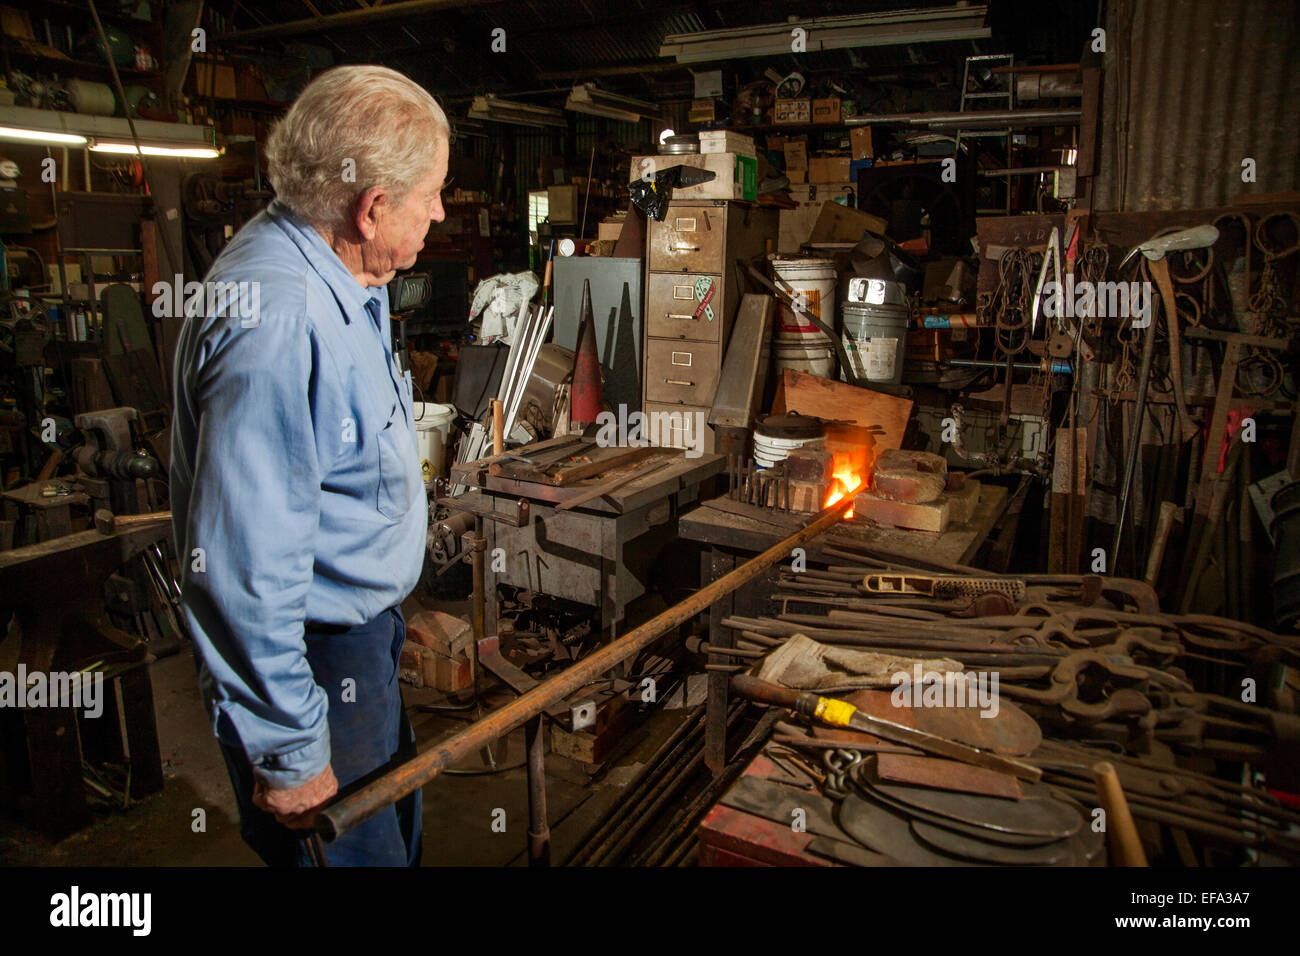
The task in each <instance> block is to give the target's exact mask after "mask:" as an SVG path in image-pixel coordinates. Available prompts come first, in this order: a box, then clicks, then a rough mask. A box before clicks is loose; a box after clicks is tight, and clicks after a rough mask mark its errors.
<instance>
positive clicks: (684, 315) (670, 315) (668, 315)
mask: <svg viewBox="0 0 1300 956" xmlns="http://www.w3.org/2000/svg"><path fill="white" fill-rule="evenodd" d="M664 318H665V319H690V320H692V321H694V320H696V319H698V318H699V316H698V315H691V314H690V313H688V312H665V313H664Z"/></svg>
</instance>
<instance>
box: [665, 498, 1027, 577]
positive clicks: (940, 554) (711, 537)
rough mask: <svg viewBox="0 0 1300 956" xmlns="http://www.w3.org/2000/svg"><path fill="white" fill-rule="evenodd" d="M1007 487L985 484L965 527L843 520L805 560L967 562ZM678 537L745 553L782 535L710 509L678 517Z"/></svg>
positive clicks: (1001, 505)
mask: <svg viewBox="0 0 1300 956" xmlns="http://www.w3.org/2000/svg"><path fill="white" fill-rule="evenodd" d="M1007 497H1008V493H1007V489H1006V488H1003V487H1001V486H999V485H992V484H989V483H987V482H985V483H983V485H982V487H981V488H980V502H979V506H978V507H977V508H976V510H975V517H974V518H972V519H971V520H970V521H969V522H967V523H966V524H964V525H951V526H950V527H949V528H948V530H947V531H943V532H940V533H939V534H932V533H929V532H918V531H906V530H903V529H899V528H882V527H878V526H873V525H870V524H867V523H866V522H860V521H857V520H855V519H849V520H847V521H841V522H840V523H839V525H837V526H836V527H834V528H832V529H831V530H830V531H828V532H826V534H824V535H822V536H821V537H818V538H814V539H813V540H812V541H809V542H808V544H807V545H806V546H805V547H806V548H807V550H808V560H809V561H812V562H815V563H823V564H825V563H830V564H842V563H843V562H842V561H840V560H838V559H835V560H832V559H828V558H826V557H824V556H823V555H822V548H823V547H825V546H829V547H832V548H834V547H843V546H846V545H847V546H848V547H855V546H856V547H859V548H860V547H863V546H866V547H878V548H881V549H883V550H886V551H891V552H893V553H895V554H901V555H906V556H908V557H915V558H917V559H918V560H928V561H942V562H945V563H948V564H966V563H968V562H969V561H970V559H971V558H973V557H974V556H975V554H976V553H977V552H978V551H979V549H980V546H981V545H982V544H983V543H984V540H985V538H987V537H988V534H989V531H990V530H991V529H992V528H993V525H994V524H995V523H996V522H997V519H998V517H999V516H1000V515H1001V514H1002V512H1003V510H1004V509H1005V508H1006V503H1007ZM677 535H678V537H679V538H684V539H686V540H688V541H698V542H700V543H702V544H710V545H717V546H720V547H727V548H738V549H742V550H746V551H754V552H758V551H763V550H766V549H767V548H770V547H771V546H772V545H773V544H775V543H776V542H777V541H779V540H781V538H782V537H784V536H785V535H784V534H783V533H782V532H781V531H779V530H778V529H776V528H774V527H772V526H771V525H770V524H766V523H763V522H759V521H755V520H754V519H752V518H747V517H744V516H741V515H731V514H726V513H724V512H722V511H717V510H715V509H713V508H712V507H701V508H695V509H693V510H691V511H688V512H686V513H685V514H684V515H682V517H681V519H680V520H679V521H678V525H677Z"/></svg>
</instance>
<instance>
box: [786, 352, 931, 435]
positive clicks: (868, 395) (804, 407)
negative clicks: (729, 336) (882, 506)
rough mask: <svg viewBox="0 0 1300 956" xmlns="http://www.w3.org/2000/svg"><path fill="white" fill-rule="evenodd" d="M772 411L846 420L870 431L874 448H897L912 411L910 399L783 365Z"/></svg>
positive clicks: (829, 419)
mask: <svg viewBox="0 0 1300 956" xmlns="http://www.w3.org/2000/svg"><path fill="white" fill-rule="evenodd" d="M772 411H773V413H775V414H780V413H781V412H785V411H792V412H798V413H799V414H801V415H816V416H817V417H818V418H824V419H826V420H828V421H847V422H851V423H852V424H854V425H861V426H863V427H865V428H869V429H871V430H872V432H873V437H874V449H875V451H882V450H884V449H887V448H900V447H902V442H903V432H904V431H906V430H907V422H908V419H909V418H911V415H912V401H911V399H907V398H898V397H897V396H894V395H886V394H884V393H883V392H874V391H872V390H871V389H868V388H860V387H858V386H856V385H848V384H846V383H844V382H836V381H832V380H831V379H828V378H819V377H818V376H816V375H809V374H807V373H806V372H796V371H794V370H793V369H785V370H784V372H783V373H782V375H781V379H780V381H779V382H778V383H777V386H776V398H775V399H774V400H773V402H772Z"/></svg>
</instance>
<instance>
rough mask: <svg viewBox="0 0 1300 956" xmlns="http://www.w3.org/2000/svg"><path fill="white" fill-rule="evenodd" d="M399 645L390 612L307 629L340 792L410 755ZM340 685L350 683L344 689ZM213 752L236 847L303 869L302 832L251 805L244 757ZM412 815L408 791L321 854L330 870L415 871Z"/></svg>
mask: <svg viewBox="0 0 1300 956" xmlns="http://www.w3.org/2000/svg"><path fill="white" fill-rule="evenodd" d="M405 640H406V622H405V620H404V619H403V618H402V611H401V608H396V607H395V608H391V609H389V610H387V611H384V612H383V613H382V614H380V615H379V616H378V617H376V618H375V619H374V620H372V621H369V622H367V623H365V624H360V625H358V626H356V627H351V628H333V629H316V628H308V632H307V635H306V642H307V662H308V663H309V664H310V665H311V670H312V675H313V676H314V677H315V679H316V683H317V684H318V685H319V686H320V687H321V688H322V689H323V690H324V691H325V693H326V694H327V695H328V696H329V725H330V764H331V766H332V767H333V769H334V776H335V777H337V778H338V782H339V790H340V792H347V791H348V790H349V789H353V790H354V789H357V788H358V787H359V786H361V785H362V783H359V782H358V781H362V782H364V781H367V780H368V779H371V778H374V777H377V776H379V775H380V774H382V773H384V772H385V771H387V770H389V769H391V768H392V767H394V766H396V765H397V764H399V763H403V762H405V761H406V760H409V759H410V758H411V757H413V756H415V752H416V751H415V735H414V733H413V732H412V731H411V725H410V723H408V722H407V719H406V711H405V709H404V708H403V707H402V694H401V690H400V689H399V687H398V684H397V662H398V656H399V655H400V654H401V651H402V643H403V642H404V641H405ZM345 681H350V682H354V683H348V684H347V685H346V686H345V684H344V682H345ZM345 696H346V698H347V699H346V700H345V699H344V698H345ZM221 749H222V753H223V755H224V756H225V758H226V767H227V768H228V769H229V771H230V779H231V782H232V783H233V784H234V787H235V798H236V799H237V801H238V803H239V818H240V832H241V834H242V836H243V838H244V842H245V843H247V844H248V845H249V846H251V847H252V848H253V849H254V850H255V851H257V854H258V856H260V857H261V858H262V859H263V860H264V861H266V863H267V865H269V866H309V865H310V861H309V858H308V856H307V852H306V846H305V843H304V842H303V838H304V836H306V835H307V833H308V831H302V830H291V829H289V828H288V827H285V826H282V825H281V824H279V823H277V822H276V820H275V817H274V816H273V815H271V814H269V813H267V812H266V811H264V810H262V809H260V808H258V807H257V806H255V805H254V804H253V784H254V779H253V769H252V767H251V766H250V764H249V762H248V758H247V757H246V756H245V755H244V753H243V751H242V750H240V749H239V748H237V747H232V746H230V745H229V744H226V743H223V744H222V745H221ZM350 784H356V786H353V787H349V785H350ZM420 810H421V800H420V791H419V790H416V791H415V792H414V793H412V794H411V795H410V796H407V797H404V798H403V799H401V800H400V801H398V802H397V803H396V804H394V805H393V806H389V807H385V808H384V809H383V810H382V811H381V812H379V813H377V814H376V815H375V816H373V817H371V818H370V819H369V820H367V821H365V822H364V823H361V824H359V825H358V826H356V827H355V828H353V829H352V830H349V831H348V832H347V833H345V834H344V835H343V836H341V837H339V838H338V839H337V840H335V841H334V842H332V843H327V844H325V856H326V858H327V859H328V860H329V863H330V865H331V866H419V863H420Z"/></svg>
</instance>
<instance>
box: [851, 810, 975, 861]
mask: <svg viewBox="0 0 1300 956" xmlns="http://www.w3.org/2000/svg"><path fill="white" fill-rule="evenodd" d="M835 819H836V820H837V821H838V822H839V825H840V826H841V827H842V828H843V829H844V832H845V833H847V834H848V835H849V836H851V837H853V839H855V840H857V841H858V842H859V843H861V844H862V845H863V846H864V847H866V848H867V849H868V850H871V851H872V852H874V853H880V854H883V855H884V856H887V857H889V858H891V859H893V860H896V861H898V863H899V864H900V865H902V866H969V865H970V864H969V862H968V861H965V860H961V859H958V858H956V857H952V856H948V855H947V854H945V853H940V852H938V851H937V850H932V849H930V847H928V846H926V845H925V844H924V843H922V842H921V841H920V840H919V839H918V838H917V836H916V834H914V833H913V832H912V828H911V826H910V824H909V822H908V819H907V817H905V816H903V815H902V814H899V813H896V812H895V811H893V810H890V809H887V808H885V807H884V806H882V805H880V804H878V803H875V802H873V801H871V800H868V799H866V798H865V797H862V796H860V795H859V794H856V793H850V794H849V795H847V796H846V797H845V798H844V799H843V800H841V801H840V804H839V807H838V808H837V809H836V811H835Z"/></svg>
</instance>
